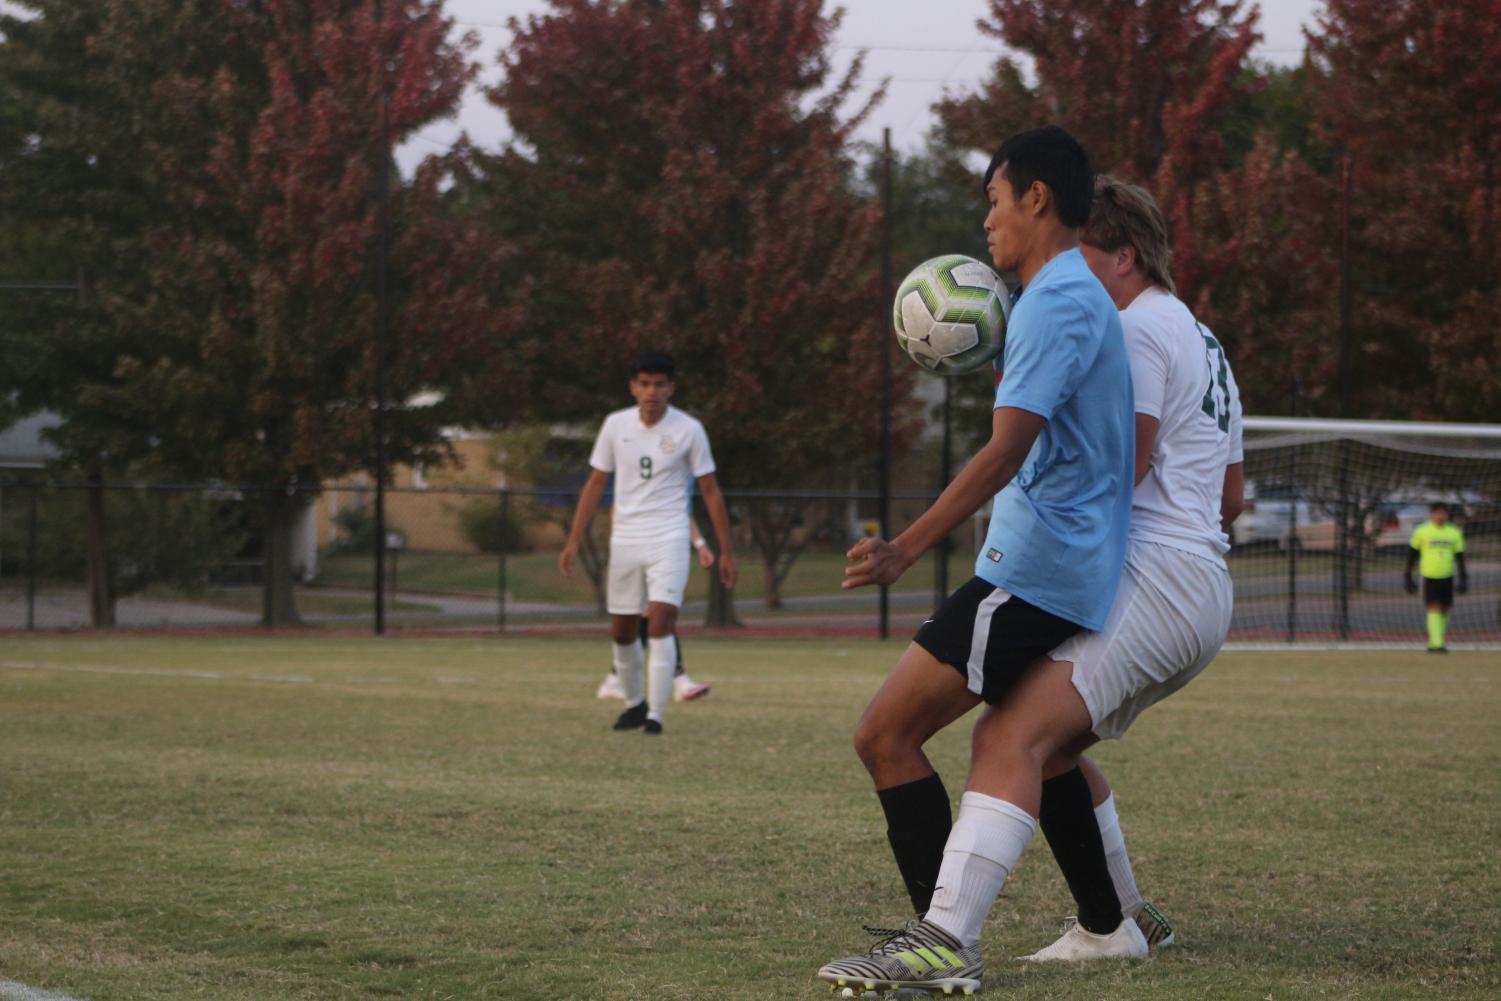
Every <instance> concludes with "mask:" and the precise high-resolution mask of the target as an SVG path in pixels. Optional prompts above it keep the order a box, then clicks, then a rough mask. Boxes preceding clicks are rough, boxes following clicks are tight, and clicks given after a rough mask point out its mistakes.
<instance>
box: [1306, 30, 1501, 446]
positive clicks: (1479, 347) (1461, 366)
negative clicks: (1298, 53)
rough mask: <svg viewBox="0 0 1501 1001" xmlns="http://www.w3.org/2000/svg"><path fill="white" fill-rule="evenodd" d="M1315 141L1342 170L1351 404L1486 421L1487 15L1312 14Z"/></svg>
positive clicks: (1495, 40) (1490, 233) (1500, 47)
mask: <svg viewBox="0 0 1501 1001" xmlns="http://www.w3.org/2000/svg"><path fill="white" fill-rule="evenodd" d="M1310 48H1311V50H1312V53H1313V55H1314V58H1315V61H1316V64H1317V66H1318V68H1319V70H1320V71H1321V72H1322V74H1323V79H1322V80H1321V82H1320V86H1319V87H1318V88H1317V91H1316V95H1315V101H1316V105H1315V107H1316V114H1317V124H1318V128H1319V129H1320V132H1321V134H1322V137H1323V138H1324V139H1325V141H1327V142H1328V143H1329V144H1330V145H1332V146H1334V147H1335V148H1336V149H1338V150H1339V151H1341V152H1342V153H1344V154H1345V155H1347V156H1348V157H1349V158H1350V163H1351V168H1352V177H1351V199H1350V200H1351V219H1352V233H1351V246H1352V271H1353V273H1354V275H1355V290H1356V293H1355V295H1354V297H1353V299H1354V317H1353V324H1352V326H1353V329H1354V332H1355V335H1356V338H1357V341H1358V350H1357V351H1356V352H1355V359H1356V366H1357V367H1356V369H1355V372H1354V379H1353V381H1354V383H1355V386H1356V395H1355V399H1356V406H1357V407H1358V410H1359V412H1360V413H1362V414H1366V415H1370V416H1383V417H1388V418H1403V419H1409V418H1443V419H1449V420H1481V421H1485V420H1494V419H1495V417H1496V414H1497V413H1501V292H1498V288H1501V279H1498V276H1501V241H1498V240H1497V239H1496V234H1497V232H1498V231H1501V167H1498V166H1497V159H1498V157H1501V3H1498V2H1497V0H1450V2H1445V3H1427V2H1422V0H1384V2H1375V0H1327V3H1326V4H1325V9H1324V10H1323V11H1322V12H1321V14H1320V16H1319V18H1318V25H1317V28H1316V30H1315V31H1314V32H1313V33H1312V34H1311V36H1310Z"/></svg>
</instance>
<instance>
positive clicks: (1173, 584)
mask: <svg viewBox="0 0 1501 1001" xmlns="http://www.w3.org/2000/svg"><path fill="white" fill-rule="evenodd" d="M1233 597H1234V592H1233V589H1232V587H1231V584H1230V573H1229V571H1227V570H1226V569H1225V568H1223V567H1220V566H1216V565H1215V564H1214V563H1212V562H1210V561H1209V560H1206V559H1204V558H1203V557H1201V556H1195V555H1193V554H1192V553H1187V552H1184V551H1183V550H1181V549H1174V548H1172V547H1171V546H1164V545H1159V544H1158V543H1155V542H1132V543H1130V545H1129V546H1128V547H1127V550H1126V567H1125V570H1124V572H1123V573H1122V574H1121V583H1120V589H1119V590H1118V591H1116V594H1115V603H1114V604H1113V605H1111V606H1110V617H1109V618H1108V619H1107V620H1106V622H1105V628H1104V629H1102V630H1100V631H1099V632H1088V631H1086V632H1082V633H1079V634H1078V635H1077V636H1073V637H1070V638H1069V639H1067V640H1065V641H1064V642H1063V643H1062V644H1060V645H1059V646H1058V648H1057V649H1055V650H1054V651H1053V653H1052V655H1051V656H1052V659H1053V660H1060V661H1069V662H1070V663H1072V664H1073V665H1074V673H1073V681H1074V688H1075V689H1077V690H1078V692H1079V695H1080V696H1082V697H1083V699H1084V704H1085V705H1086V706H1087V707H1088V708H1089V719H1090V722H1091V723H1092V724H1093V725H1094V732H1095V735H1096V736H1098V737H1099V738H1100V739H1102V740H1115V739H1119V738H1120V737H1121V736H1122V735H1123V734H1124V733H1125V732H1126V730H1127V729H1128V728H1129V727H1130V726H1131V724H1132V723H1134V722H1135V721H1136V717H1138V716H1140V715H1141V714H1142V713H1143V712H1145V711H1146V710H1147V709H1149V708H1150V707H1151V706H1153V705H1155V704H1156V703H1157V702H1159V701H1161V700H1162V699H1165V698H1167V697H1168V696H1169V695H1171V694H1173V693H1174V692H1176V691H1177V690H1178V689H1180V688H1182V687H1183V686H1184V685H1186V684H1188V683H1189V682H1190V681H1192V680H1193V679H1194V677H1195V676H1197V675H1198V673H1199V672H1200V671H1202V670H1204V668H1205V667H1207V666H1208V665H1209V662H1210V661H1211V660H1213V659H1214V655H1215V654H1217V653H1219V651H1220V646H1221V645H1222V644H1223V643H1224V642H1225V634H1226V633H1227V632H1228V631H1229V629H1230V612H1231V608H1232V606H1233V604H1234V601H1233Z"/></svg>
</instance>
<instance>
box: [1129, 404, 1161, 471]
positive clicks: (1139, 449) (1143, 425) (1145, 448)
mask: <svg viewBox="0 0 1501 1001" xmlns="http://www.w3.org/2000/svg"><path fill="white" fill-rule="evenodd" d="M1161 426H1162V422H1161V421H1159V420H1158V419H1157V418H1155V417H1153V416H1152V415H1150V414H1143V413H1138V414H1137V415H1136V479H1135V480H1133V481H1132V482H1133V483H1140V482H1141V481H1142V480H1144V479H1146V476H1147V470H1148V469H1150V468H1152V446H1154V445H1156V444H1157V429H1158V428H1160V427H1161Z"/></svg>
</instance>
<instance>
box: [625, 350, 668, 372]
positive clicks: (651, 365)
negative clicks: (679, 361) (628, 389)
mask: <svg viewBox="0 0 1501 1001" xmlns="http://www.w3.org/2000/svg"><path fill="white" fill-rule="evenodd" d="M642 372H646V373H648V374H650V375H665V376H667V378H668V379H671V378H672V377H673V375H674V374H675V373H676V372H677V366H676V365H674V364H673V363H672V355H670V354H666V353H664V352H662V351H642V352H641V353H640V354H638V355H636V357H634V358H632V359H631V378H632V379H634V378H635V377H636V376H638V375H640V374H641V373H642Z"/></svg>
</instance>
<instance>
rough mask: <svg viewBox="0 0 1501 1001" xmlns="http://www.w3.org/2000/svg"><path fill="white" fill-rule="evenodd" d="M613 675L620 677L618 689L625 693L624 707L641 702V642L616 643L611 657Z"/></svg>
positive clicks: (628, 707) (637, 704)
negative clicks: (613, 665) (613, 669)
mask: <svg viewBox="0 0 1501 1001" xmlns="http://www.w3.org/2000/svg"><path fill="white" fill-rule="evenodd" d="M612 660H613V662H614V664H615V677H617V678H619V679H620V690H621V691H622V692H624V693H625V707H626V708H627V709H630V708H631V707H632V706H639V705H640V704H641V642H640V640H631V641H630V642H629V643H616V644H615V653H614V656H613V657H612Z"/></svg>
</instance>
